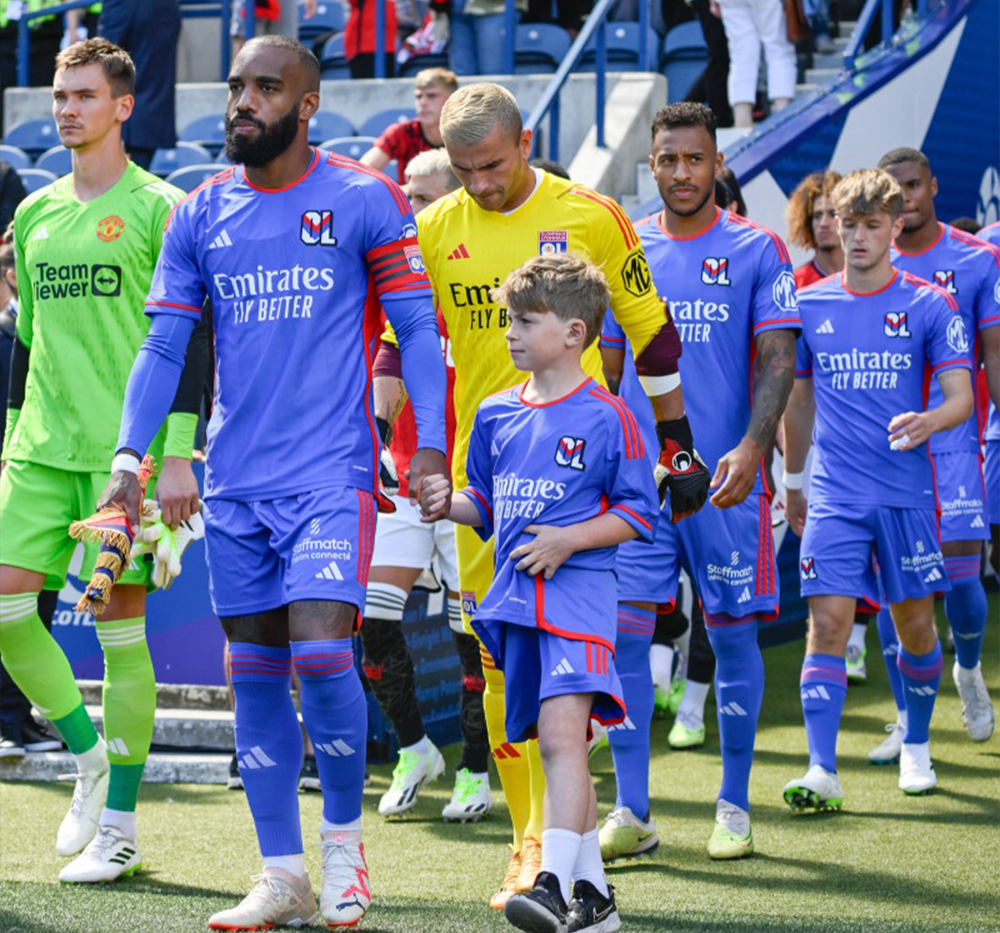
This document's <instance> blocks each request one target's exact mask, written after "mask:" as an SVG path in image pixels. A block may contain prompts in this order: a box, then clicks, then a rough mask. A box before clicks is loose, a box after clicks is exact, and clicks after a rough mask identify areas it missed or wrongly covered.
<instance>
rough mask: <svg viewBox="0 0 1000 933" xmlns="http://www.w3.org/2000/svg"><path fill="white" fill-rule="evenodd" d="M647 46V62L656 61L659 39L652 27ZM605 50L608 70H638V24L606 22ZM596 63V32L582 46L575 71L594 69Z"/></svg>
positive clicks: (651, 64) (651, 63) (647, 38)
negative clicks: (581, 52) (581, 53)
mask: <svg viewBox="0 0 1000 933" xmlns="http://www.w3.org/2000/svg"><path fill="white" fill-rule="evenodd" d="M646 41H647V44H648V48H649V64H650V67H652V66H653V65H654V64H655V63H656V52H657V45H658V44H659V39H658V37H657V35H656V33H655V32H653V30H652V29H650V30H649V34H648V36H647V37H646ZM605 50H606V53H607V62H608V71H638V70H639V24H638V23H630V22H622V23H617V22H616V23H608V25H607V29H606V30H605ZM596 63H597V33H596V32H595V33H594V35H593V36H591V37H590V41H589V42H588V43H587V45H586V46H585V47H584V50H583V55H581V56H580V63H579V64H578V65H577V67H576V70H577V71H588V72H590V71H594V70H595V68H596Z"/></svg>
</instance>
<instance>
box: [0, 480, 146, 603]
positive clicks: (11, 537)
mask: <svg viewBox="0 0 1000 933" xmlns="http://www.w3.org/2000/svg"><path fill="white" fill-rule="evenodd" d="M110 475H111V474H110V473H79V472H76V471H71V470H57V469H55V467H49V466H42V465H41V464H40V463H29V462H27V461H24V460H8V461H7V464H6V466H5V467H4V470H3V473H2V474H0V564H5V565H7V566H9V567H22V568H24V569H25V570H34V571H35V572H36V573H44V574H45V584H44V589H47V590H59V589H62V587H63V586H64V585H65V583H66V573H67V571H68V569H69V565H70V560H71V559H72V557H73V551H74V549H75V548H76V545H77V542H76V541H74V540H73V539H72V538H71V537H70V536H69V526H70V524H71V523H72V522H75V521H79V520H80V519H84V518H87V517H88V516H90V515H93V514H94V512H95V510H96V508H97V500H98V499H99V498H100V495H101V493H102V492H104V487H105V486H107V484H108V478H109V476H110ZM152 487H153V483H152V482H151V483H150V489H149V490H148V492H152ZM98 551H100V545H99V544H85V545H83V565H82V567H81V568H80V572H79V576H80V578H81V579H82V580H84V581H86V580H89V579H90V577H91V574H92V573H93V572H94V564H95V563H96V562H97V554H98ZM152 573H153V563H152V559H151V558H150V557H148V556H142V557H139V558H133V559H132V562H131V564H130V566H129V568H128V570H126V571H125V573H123V574H122V577H121V579H120V580H119V581H118V582H119V583H123V584H132V585H139V586H145V587H146V589H147V590H153V589H155V587H154V586H153V585H152Z"/></svg>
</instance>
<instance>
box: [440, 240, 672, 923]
mask: <svg viewBox="0 0 1000 933" xmlns="http://www.w3.org/2000/svg"><path fill="white" fill-rule="evenodd" d="M609 300H610V295H609V291H608V287H607V283H606V281H605V279H604V276H603V275H602V274H601V272H600V271H599V270H598V269H596V268H595V267H594V266H592V265H590V264H589V263H587V262H586V261H584V260H583V259H580V258H577V257H575V256H572V255H570V254H568V253H554V254H549V255H541V256H537V257H534V258H533V259H530V260H528V262H526V263H525V264H524V265H523V266H521V267H520V268H519V269H517V270H516V271H514V272H512V273H511V274H510V276H508V278H507V280H506V282H505V283H504V284H503V286H502V287H501V288H500V289H499V290H498V291H497V292H496V293H495V295H494V301H496V302H497V303H498V304H500V305H502V306H505V307H506V308H507V309H508V314H509V317H510V328H509V329H508V331H507V334H506V337H507V343H508V347H509V349H510V354H511V357H512V359H513V361H514V365H515V366H516V367H517V368H518V369H520V370H523V371H526V372H529V373H531V376H530V378H529V379H528V381H527V382H526V383H524V384H523V385H518V386H515V387H513V388H511V389H507V390H505V391H503V392H500V393H498V394H497V395H493V396H491V397H489V398H487V399H486V400H485V401H484V402H483V403H482V405H480V407H479V411H478V412H477V414H476V420H475V424H474V426H473V429H472V435H471V440H470V444H469V454H468V463H467V473H468V477H469V485H468V487H467V488H466V489H465V490H463V491H462V492H459V493H456V494H455V496H454V497H453V499H452V505H451V512H450V516H449V517H450V518H451V519H452V520H453V521H456V522H460V523H462V524H465V525H471V526H473V527H475V528H477V529H478V531H479V533H480V534H481V535H482V537H483V539H484V540H486V539H488V538H489V537H490V535H494V539H495V548H496V552H495V567H496V575H495V578H494V581H493V585H492V586H491V587H490V590H489V592H488V594H487V596H486V598H485V599H484V600H483V602H482V603H481V604H480V606H479V609H478V611H477V613H476V615H475V617H474V619H473V623H472V625H473V628H474V629H475V630H476V633H477V634H478V635H479V636H480V638H481V639H482V640H483V643H484V644H485V645H486V648H487V650H488V651H489V653H490V655H491V657H492V658H494V660H495V661H496V664H497V667H499V668H501V669H502V670H503V671H504V674H505V679H506V703H507V713H506V729H507V736H508V738H509V740H510V741H512V742H522V741H525V740H526V739H527V738H529V737H531V736H533V735H535V734H536V733H537V736H538V741H539V747H540V751H541V756H542V764H543V767H544V770H545V779H546V785H547V787H548V788H553V789H557V790H558V792H557V793H551V792H550V791H548V790H547V791H546V796H545V830H544V832H543V835H542V870H541V872H540V873H539V875H538V879H537V881H536V882H535V886H534V888H532V889H531V890H529V891H527V892H525V893H521V894H515V895H514V896H513V897H511V898H510V900H508V901H507V903H506V905H505V907H504V914H505V916H506V917H507V919H508V920H509V921H510V922H511V923H512V924H514V926H516V927H518V928H519V929H522V930H537V931H552V933H557V931H565V930H567V929H568V930H574V931H576V930H597V929H600V930H616V929H618V917H617V912H616V908H615V903H614V896H613V892H612V891H611V889H610V888H609V887H608V884H607V881H606V879H605V877H604V869H603V866H602V862H601V850H600V844H599V842H598V836H597V803H596V798H595V795H594V787H593V784H592V782H591V780H590V774H589V773H588V769H587V733H588V721H589V720H590V719H591V718H595V719H597V720H598V721H600V722H602V723H605V724H612V723H618V722H622V721H623V719H624V715H625V708H624V704H623V702H622V700H621V699H620V697H621V694H622V691H621V685H620V684H619V681H618V675H617V674H616V672H615V665H614V639H615V627H616V609H617V605H616V599H617V591H616V585H615V580H616V578H615V569H614V567H615V553H616V546H617V545H618V544H620V543H621V542H623V541H627V540H629V539H630V538H634V537H636V536H637V535H639V536H642V537H643V538H645V539H647V540H651V539H652V528H653V524H654V521H655V518H656V514H657V494H656V488H655V483H654V481H653V474H652V471H651V470H650V468H649V463H648V461H647V459H646V456H645V450H644V448H643V440H642V434H641V433H640V431H639V429H638V426H637V424H636V421H635V418H634V417H633V416H632V413H631V412H630V411H629V410H628V408H627V407H626V406H625V405H624V403H623V402H621V401H620V400H619V399H618V398H617V397H616V396H614V395H611V394H610V393H609V392H607V391H606V390H605V389H603V388H602V387H601V386H600V385H598V384H597V383H596V382H595V381H594V380H593V379H591V378H589V377H588V376H587V375H586V374H585V373H584V371H583V369H582V368H581V367H580V357H581V354H582V353H583V351H584V350H585V349H586V348H587V347H588V346H589V345H590V344H592V343H593V341H594V340H596V339H597V336H598V335H599V334H600V331H601V323H602V320H603V317H604V311H605V309H606V308H607V307H608V304H609ZM447 492H448V480H447V479H446V478H445V477H439V478H436V479H433V478H428V479H427V480H425V481H424V483H423V487H422V489H421V505H422V507H423V509H424V511H425V512H426V513H428V514H435V512H434V510H435V507H438V508H440V506H441V504H442V502H443V501H444V497H445V496H446V495H447ZM571 879H573V880H575V882H576V883H575V885H574V886H573V892H572V898H571V897H570V884H571ZM567 905H568V906H567Z"/></svg>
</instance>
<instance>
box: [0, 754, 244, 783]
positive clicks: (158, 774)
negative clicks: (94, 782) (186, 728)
mask: <svg viewBox="0 0 1000 933" xmlns="http://www.w3.org/2000/svg"><path fill="white" fill-rule="evenodd" d="M231 757H232V756H231V755H230V754H218V753H216V754H198V753H194V752H153V753H152V754H151V755H150V756H149V760H148V761H147V762H146V769H145V771H143V775H142V779H143V781H145V782H146V783H148V784H225V783H226V777H227V776H228V774H229V760H230V758H231ZM75 771H76V764H75V762H74V760H73V756H72V755H71V754H70V753H69V752H36V753H33V754H30V755H25V756H24V757H23V758H18V759H14V760H13V761H11V759H2V760H0V781H56V780H58V779H59V776H60V775H64V774H72V773H74V772H75Z"/></svg>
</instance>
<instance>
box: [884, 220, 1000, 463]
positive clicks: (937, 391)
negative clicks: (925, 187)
mask: <svg viewBox="0 0 1000 933" xmlns="http://www.w3.org/2000/svg"><path fill="white" fill-rule="evenodd" d="M938 226H939V227H940V228H941V231H940V233H939V234H938V238H937V240H936V241H935V242H934V245H933V246H930V247H928V248H927V249H925V250H924V251H923V252H922V253H904V252H902V251H901V250H900V249H899V247H897V246H896V245H895V244H893V249H892V264H893V265H894V266H895V267H896V268H897V269H903V270H905V271H906V272H909V273H911V274H913V275H915V276H917V277H918V278H921V279H923V280H924V281H926V282H930V283H931V284H933V285H937V286H939V287H940V288H941V289H943V290H944V291H946V292H947V293H948V294H949V295H950V296H951V297H952V298H953V299H954V300H955V302H956V304H957V305H958V310H959V313H960V314H961V315H962V320H963V322H964V323H965V329H966V331H967V332H968V334H969V339H970V341H972V342H973V343H974V342H975V340H976V335H977V334H978V332H979V331H981V330H985V329H986V328H987V327H997V326H998V325H1000V250H998V249H997V248H996V247H995V246H992V245H991V244H989V243H986V242H985V241H983V240H980V239H978V238H976V237H974V236H972V234H969V233H965V232H964V231H962V230H956V229H955V228H954V227H950V226H948V224H938ZM970 353H971V359H973V360H975V359H976V358H977V356H978V354H977V353H976V352H975V351H970ZM972 385H973V389H976V380H973V383H972ZM943 401H944V396H943V395H942V394H941V387H940V386H939V385H938V384H937V381H936V380H935V381H932V382H931V391H930V396H929V398H928V401H927V407H928V408H936V407H937V406H938V405H940V404H941V403H942V402H943ZM976 407H977V409H978V405H977V406H976ZM930 449H931V453H932V454H938V453H944V452H945V451H955V450H958V451H968V452H969V453H975V454H978V453H979V425H978V423H977V420H976V412H975V411H973V413H972V416H971V417H970V418H969V420H968V421H966V422H965V424H962V425H959V426H958V427H957V428H952V429H951V430H950V431H942V432H941V433H939V434H935V435H933V436H932V437H931V439H930Z"/></svg>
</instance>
